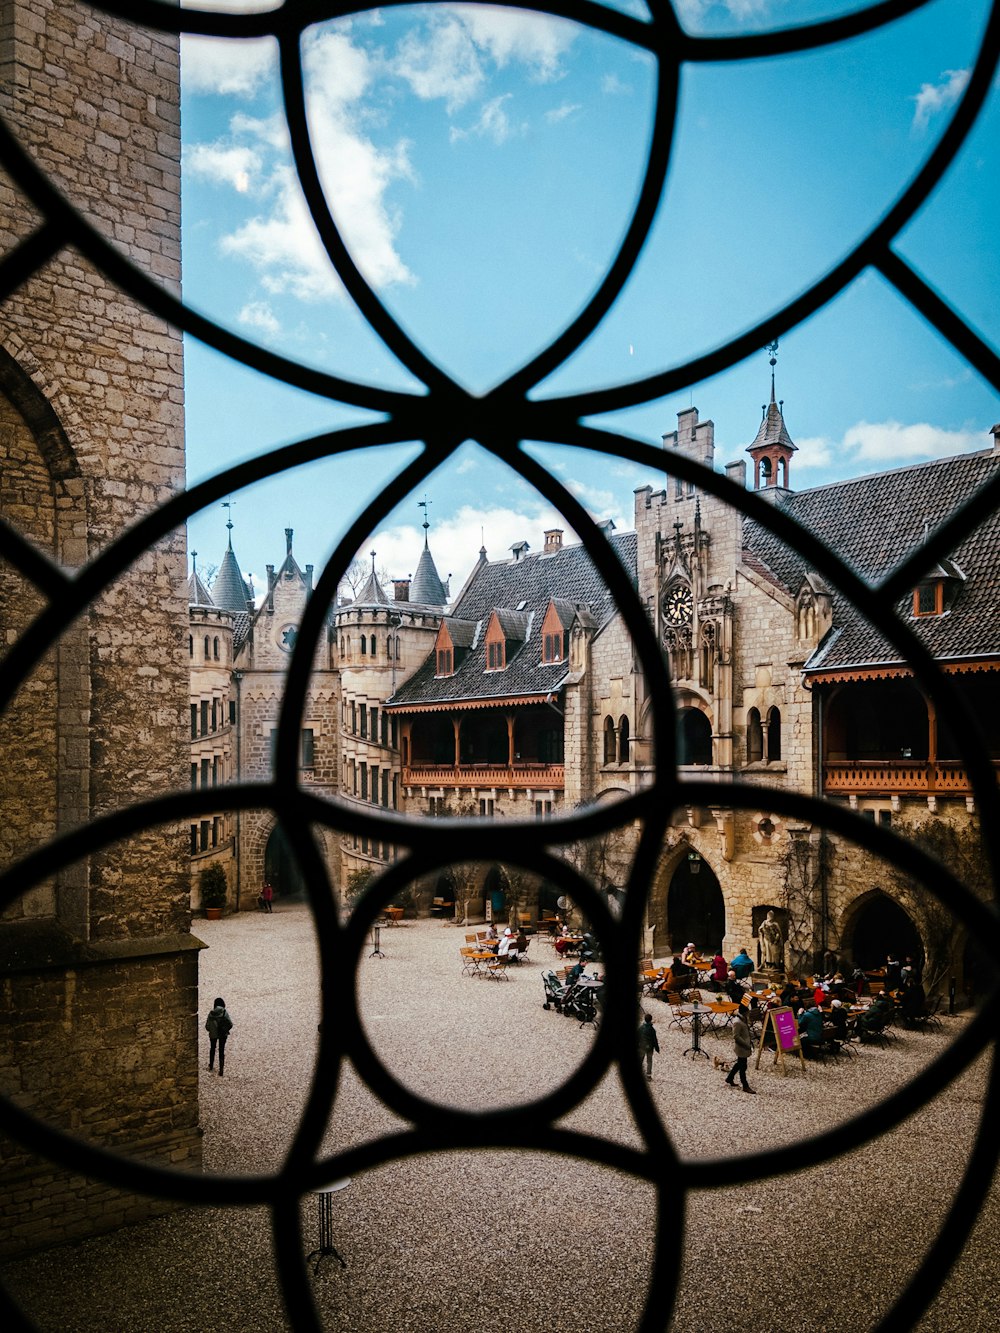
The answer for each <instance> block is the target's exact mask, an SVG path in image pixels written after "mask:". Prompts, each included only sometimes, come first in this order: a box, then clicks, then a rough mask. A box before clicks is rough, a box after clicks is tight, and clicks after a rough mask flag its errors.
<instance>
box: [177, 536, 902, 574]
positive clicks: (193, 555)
mask: <svg viewBox="0 0 1000 1333" xmlns="http://www.w3.org/2000/svg"><path fill="white" fill-rule="evenodd" d="M926 531H927V529H926V526H925V528H924V532H925V534H926ZM191 573H192V574H197V573H198V552H197V551H192V552H191Z"/></svg>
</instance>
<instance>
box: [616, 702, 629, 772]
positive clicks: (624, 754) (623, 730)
mask: <svg viewBox="0 0 1000 1333" xmlns="http://www.w3.org/2000/svg"><path fill="white" fill-rule="evenodd" d="M628 757H629V756H628V718H627V717H626V716H625V714H624V713H623V714H622V717H621V721H620V722H619V723H618V762H619V763H620V764H627V763H628Z"/></svg>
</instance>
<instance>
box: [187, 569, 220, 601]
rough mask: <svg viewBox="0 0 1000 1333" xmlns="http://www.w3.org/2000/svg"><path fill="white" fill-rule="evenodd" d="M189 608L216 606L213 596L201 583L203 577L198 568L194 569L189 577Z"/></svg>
mask: <svg viewBox="0 0 1000 1333" xmlns="http://www.w3.org/2000/svg"><path fill="white" fill-rule="evenodd" d="M187 587H188V606H214V605H215V603H214V602H213V601H212V594H211V593H210V592H209V591H208V589H207V588H206V587H205V585H204V583H202V581H201V576H200V574H199V573H198V570H197V569H196V568H192V570H191V573H190V574H189V575H188V582H187Z"/></svg>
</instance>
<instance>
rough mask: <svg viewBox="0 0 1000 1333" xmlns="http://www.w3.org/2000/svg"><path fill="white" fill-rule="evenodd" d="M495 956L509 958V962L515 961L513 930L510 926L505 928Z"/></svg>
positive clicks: (515, 948) (515, 949) (515, 951)
mask: <svg viewBox="0 0 1000 1333" xmlns="http://www.w3.org/2000/svg"><path fill="white" fill-rule="evenodd" d="M497 957H498V958H509V959H510V960H511V962H516V961H517V947H516V943H515V940H514V932H513V931H512V930H511V928H510V926H508V927H507V928H506V930H505V931H504V933H503V935H502V936H501V938H500V943H499V945H498V946H497Z"/></svg>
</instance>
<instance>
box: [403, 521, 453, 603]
mask: <svg viewBox="0 0 1000 1333" xmlns="http://www.w3.org/2000/svg"><path fill="white" fill-rule="evenodd" d="M427 504H428V501H427V500H421V501H420V507H421V508H422V509H423V511H424V524H423V527H424V549H423V550H422V551H421V552H420V560H419V561H418V563H417V572H416V573H415V574H414V576H413V581H412V582H411V584H410V601H411V602H419V603H420V604H421V605H423V606H447V605H448V589H447V588H446V587H445V586H444V584H443V583H442V582H441V578H440V576H439V574H438V572H437V566H436V565H435V564H434V557H433V556H432V555H431V550H430V547H429V546H428V544H427V529H428V528H429V527H430V524H429V523H428V521H427Z"/></svg>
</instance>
